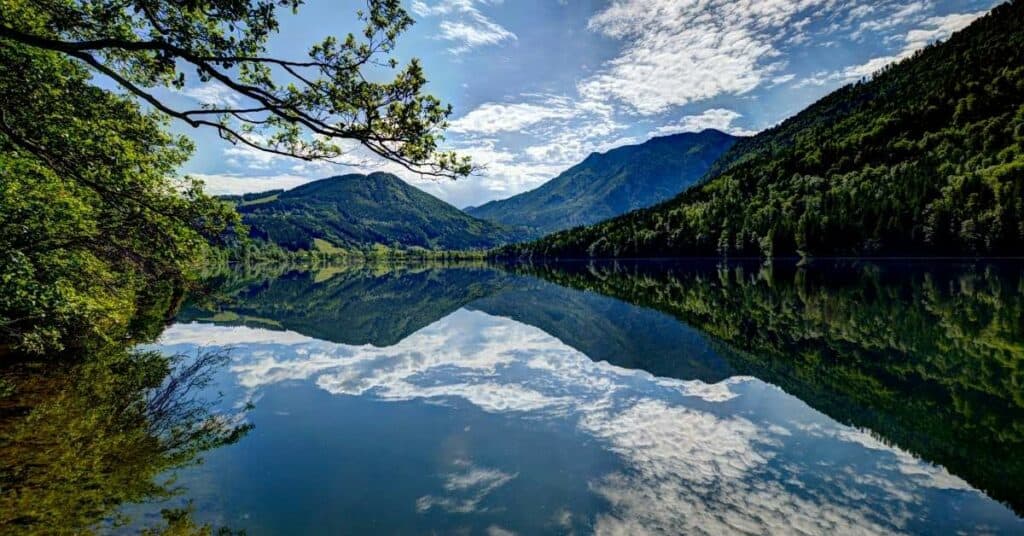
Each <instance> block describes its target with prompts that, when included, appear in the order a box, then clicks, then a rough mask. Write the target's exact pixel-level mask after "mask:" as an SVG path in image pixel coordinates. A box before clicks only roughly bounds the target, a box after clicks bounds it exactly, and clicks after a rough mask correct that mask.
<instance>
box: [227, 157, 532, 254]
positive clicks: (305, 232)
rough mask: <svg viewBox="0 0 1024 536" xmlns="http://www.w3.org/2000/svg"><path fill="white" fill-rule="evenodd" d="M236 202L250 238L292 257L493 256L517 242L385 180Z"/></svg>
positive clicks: (340, 178) (350, 178)
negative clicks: (349, 253) (326, 247)
mask: <svg viewBox="0 0 1024 536" xmlns="http://www.w3.org/2000/svg"><path fill="white" fill-rule="evenodd" d="M236 197H237V199H235V198H234V197H230V198H228V199H229V200H234V201H236V209H237V210H238V212H239V213H240V214H241V215H242V221H243V223H245V224H246V225H248V226H249V233H250V236H251V237H253V238H256V239H259V240H264V241H267V242H272V243H274V244H277V245H278V246H281V247H282V248H284V249H286V250H291V251H296V250H312V249H315V248H317V243H316V240H322V241H325V242H327V243H328V244H330V246H333V247H340V248H356V249H365V248H368V247H373V246H375V245H383V246H387V247H396V248H403V249H407V248H423V249H432V250H440V249H443V250H466V249H487V248H491V247H494V246H497V245H500V244H506V243H509V242H512V241H514V240H516V239H517V238H518V237H519V236H520V235H519V233H518V232H517V231H516V230H515V229H512V228H510V227H505V226H502V225H498V224H495V223H492V222H488V221H484V220H480V219H477V218H474V217H472V216H470V215H468V214H466V213H464V212H462V211H461V210H459V209H457V208H455V207H454V206H452V205H450V204H448V203H446V202H444V201H442V200H441V199H438V198H436V197H434V196H432V195H430V194H428V193H427V192H424V191H422V190H420V189H418V188H416V187H415V186H412V185H410V184H408V183H406V182H405V181H403V180H402V179H400V178H399V177H397V176H395V175H393V174H390V173H383V172H376V173H371V174H369V175H362V174H357V173H352V174H346V175H336V176H333V177H328V178H324V179H319V180H316V181H312V182H308V183H306V184H303V185H300V186H297V187H295V188H292V189H290V190H286V191H272V192H268V193H267V195H266V196H263V197H261V195H260V194H248V195H247V196H244V197H242V196H236Z"/></svg>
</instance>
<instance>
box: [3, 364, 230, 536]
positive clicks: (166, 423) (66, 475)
mask: <svg viewBox="0 0 1024 536" xmlns="http://www.w3.org/2000/svg"><path fill="white" fill-rule="evenodd" d="M226 360H227V356H225V355H223V354H199V355H196V356H192V357H185V356H178V357H173V358H167V357H164V356H162V355H159V354H156V353H152V352H126V351H124V350H109V351H107V352H104V353H102V354H93V355H91V356H90V359H89V360H87V361H85V362H81V363H77V364H68V363H61V362H58V363H54V362H47V363H19V364H16V365H13V366H12V365H8V366H6V367H5V368H4V369H3V370H2V371H0V373H2V377H3V378H4V380H6V381H7V382H8V383H9V384H10V385H13V386H14V387H13V389H12V390H13V393H10V394H8V395H7V396H5V397H3V398H2V399H0V407H2V409H3V411H2V417H0V460H2V463H0V467H2V469H0V485H2V486H3V493H2V494H0V526H3V527H5V530H11V531H12V532H17V533H19V534H53V533H67V534H71V533H74V534H81V533H85V532H92V531H104V532H105V531H107V530H109V529H110V528H111V527H113V526H118V525H123V524H124V523H127V522H128V521H129V520H128V519H127V518H125V516H123V515H120V514H119V513H118V510H119V507H120V506H121V505H122V504H125V503H131V502H143V501H159V500H164V499H166V498H169V497H172V496H175V495H176V494H177V493H178V492H179V491H180V490H179V489H178V488H177V487H176V486H175V485H174V481H173V475H172V472H173V470H174V469H177V468H181V467H183V466H186V465H190V464H193V463H196V462H197V461H198V460H197V456H198V455H199V454H200V453H202V452H204V451H208V450H210V449H214V448H218V447H220V446H223V445H226V444H231V443H234V442H235V441H237V440H238V439H239V438H241V437H242V436H243V435H244V434H245V433H246V432H247V431H248V430H249V428H250V426H249V425H247V424H240V423H239V421H237V420H236V419H235V418H234V417H229V416H226V415H221V414H217V413H215V412H214V411H213V410H212V407H213V404H214V403H215V402H216V400H206V399H203V398H201V397H197V393H198V391H200V390H202V389H203V388H204V387H205V386H206V385H207V384H208V383H209V381H210V379H211V377H212V374H213V373H215V372H216V371H217V369H218V368H219V367H221V366H223V365H224V363H225V362H226ZM187 521H189V520H188V519H187V517H183V516H182V515H181V513H180V512H179V513H177V514H176V515H173V516H171V517H170V518H169V519H168V527H167V528H166V529H165V532H167V533H171V534H191V533H196V534H202V533H209V529H208V527H207V528H204V527H199V526H195V525H194V524H189V523H186V522H187ZM186 528H188V529H190V530H187V531H186V530H184V529H186Z"/></svg>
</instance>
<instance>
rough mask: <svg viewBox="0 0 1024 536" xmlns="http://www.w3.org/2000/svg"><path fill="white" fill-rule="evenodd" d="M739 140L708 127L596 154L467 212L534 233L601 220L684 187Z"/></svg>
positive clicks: (544, 232)
mask: <svg viewBox="0 0 1024 536" xmlns="http://www.w3.org/2000/svg"><path fill="white" fill-rule="evenodd" d="M736 139H737V138H735V137H733V136H730V135H728V134H725V133H724V132H719V131H717V130H705V131H703V132H700V133H686V134H676V135H673V136H665V137H660V138H653V139H651V140H648V141H647V142H645V143H642V144H640V145H629V146H625V147H618V148H615V149H612V150H610V151H608V152H606V153H593V154H591V155H590V156H588V157H587V159H586V160H584V161H583V162H581V163H579V164H577V165H575V166H573V167H571V168H569V169H568V170H567V171H565V172H563V173H562V174H561V175H559V176H557V177H555V178H554V179H551V180H550V181H548V182H546V183H544V184H543V185H542V186H540V187H539V188H537V189H535V190H531V191H529V192H524V193H521V194H519V195H516V196H513V197H510V198H508V199H502V200H500V201H491V202H490V203H487V204H484V205H481V206H479V207H468V208H466V209H465V210H466V212H468V213H469V214H471V215H473V216H476V217H477V218H482V219H485V220H491V221H495V222H499V223H503V224H506V225H516V226H520V225H521V226H525V227H527V228H528V229H529V230H530V232H531V233H532V235H533V236H534V237H539V236H543V235H545V234H547V233H550V232H554V231H560V230H562V229H568V228H571V227H576V226H579V225H587V224H591V223H597V222H599V221H601V220H606V219H608V218H611V217H613V216H618V215H619V214H623V213H626V212H629V211H630V210H634V209H638V208H643V207H649V206H651V205H653V204H655V203H658V202H660V201H664V200H666V199H669V198H671V197H672V196H674V195H676V194H678V193H679V192H681V191H683V190H684V189H686V188H687V187H689V186H690V185H692V184H693V183H695V182H696V181H697V180H699V179H700V178H701V177H703V176H704V174H705V173H707V171H708V168H710V167H711V165H712V163H714V162H715V160H717V159H718V157H719V156H721V155H722V153H724V152H725V151H726V150H727V149H729V147H731V146H732V145H733V144H734V143H735V142H736Z"/></svg>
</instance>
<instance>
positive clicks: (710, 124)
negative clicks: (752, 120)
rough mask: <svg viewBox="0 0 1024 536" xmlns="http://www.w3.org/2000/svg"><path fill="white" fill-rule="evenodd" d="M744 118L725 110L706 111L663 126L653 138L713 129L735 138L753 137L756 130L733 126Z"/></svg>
mask: <svg viewBox="0 0 1024 536" xmlns="http://www.w3.org/2000/svg"><path fill="white" fill-rule="evenodd" d="M741 117H743V115H742V114H740V113H738V112H735V111H733V110H726V109H724V108H711V109H709V110H704V111H703V112H701V113H700V114H698V115H687V116H684V117H683V118H681V119H680V120H679V121H677V122H675V123H669V124H667V125H662V126H660V127H658V128H656V129H654V130H653V131H651V133H650V135H651V136H667V135H669V134H678V133H680V132H700V131H702V130H705V129H709V128H713V129H715V130H720V131H722V132H727V133H729V134H732V135H734V136H752V135H754V134H756V133H757V131H755V130H746V129H742V128H738V127H734V126H733V122H734V121H736V120H737V119H739V118H741Z"/></svg>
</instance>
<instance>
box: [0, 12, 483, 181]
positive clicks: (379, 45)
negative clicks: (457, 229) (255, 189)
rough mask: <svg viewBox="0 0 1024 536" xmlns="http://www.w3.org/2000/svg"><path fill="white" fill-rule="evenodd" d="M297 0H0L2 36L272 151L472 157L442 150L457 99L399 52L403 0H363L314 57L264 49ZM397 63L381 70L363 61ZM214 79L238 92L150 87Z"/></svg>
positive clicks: (416, 166) (447, 172) (440, 164)
mask: <svg viewBox="0 0 1024 536" xmlns="http://www.w3.org/2000/svg"><path fill="white" fill-rule="evenodd" d="M301 4H302V0H256V1H252V2H242V1H238V0H186V1H172V0H131V1H127V2H123V1H119V0H92V1H89V2H72V1H69V0H39V1H27V0H2V1H0V13H2V15H0V38H2V39H3V40H4V41H6V42H7V43H20V44H23V45H27V46H31V47H34V48H38V49H41V50H50V51H55V52H58V53H60V54H62V55H64V56H66V57H70V58H74V59H76V60H78V61H80V62H81V63H82V64H84V65H87V66H88V67H89V68H90V69H93V70H95V71H97V72H99V73H102V74H104V75H105V76H107V77H109V78H110V79H112V80H113V81H114V82H116V83H117V84H118V85H120V86H121V87H122V88H123V89H125V90H126V91H127V92H129V93H130V94H131V95H133V96H134V97H136V98H138V99H140V100H142V101H144V102H146V103H147V104H148V105H150V106H152V107H153V108H155V109H156V110H159V111H160V112H163V113H164V114H166V115H168V116H170V117H174V118H176V119H180V120H181V121H184V122H185V123H187V124H189V125H191V126H193V127H209V128H213V129H216V130H217V131H218V132H219V133H220V135H221V136H222V137H224V138H225V139H227V140H229V141H231V142H234V143H241V144H244V145H247V146H249V147H252V148H254V149H258V150H261V151H266V152H270V153H275V154H283V155H288V156H295V157H298V158H303V159H307V160H314V159H332V158H335V157H337V156H340V155H341V153H342V147H341V145H340V144H339V141H340V140H353V141H356V142H358V143H359V144H361V145H362V146H363V147H365V148H366V149H368V150H370V151H371V152H373V153H375V154H377V155H379V156H381V157H383V158H386V159H389V160H392V161H394V162H397V163H399V164H401V165H403V166H405V167H406V168H408V169H410V170H414V171H416V172H419V173H423V174H428V175H439V176H451V177H454V176H458V175H464V174H466V173H468V172H469V171H470V165H469V161H468V159H466V158H460V157H458V156H456V155H455V154H454V153H451V152H442V151H438V143H439V142H440V141H441V140H442V139H443V138H442V137H441V135H440V131H441V130H442V129H443V128H444V127H445V126H446V121H447V118H448V116H449V114H450V113H451V107H450V106H447V105H444V104H442V103H441V102H440V101H439V100H438V99H437V98H435V97H433V96H431V95H427V94H424V93H423V89H424V86H425V85H426V83H427V81H426V78H425V76H424V73H423V69H422V67H421V66H420V64H419V62H418V61H417V60H415V59H413V60H411V61H410V62H409V63H408V65H405V66H403V67H401V68H399V64H398V61H397V60H396V59H395V58H394V57H392V56H391V55H390V54H391V53H392V52H393V50H394V48H395V44H396V39H397V38H398V36H399V35H400V34H401V33H402V32H404V31H405V30H406V29H407V28H408V27H409V26H410V25H411V24H412V23H413V20H412V18H411V17H410V16H409V14H408V13H407V12H406V11H405V10H404V9H403V8H402V6H401V2H400V0H367V3H366V9H364V10H360V11H358V12H357V16H358V17H359V19H360V20H361V21H362V22H363V23H364V24H365V26H364V29H363V31H362V32H361V34H360V35H358V36H357V35H355V34H351V33H350V34H348V35H347V36H345V37H344V38H343V39H339V38H337V37H333V36H332V37H328V38H326V39H324V40H323V41H322V42H320V43H318V44H316V45H314V46H312V47H311V48H310V49H309V54H308V57H307V58H304V59H300V60H288V59H281V58H274V57H270V56H268V55H267V54H266V43H267V39H268V38H269V37H270V36H271V35H272V34H273V33H274V32H276V31H277V30H278V25H279V23H278V11H279V10H282V9H290V10H291V11H293V12H294V11H296V10H298V9H299V7H300V5H301ZM374 68H378V69H380V68H383V69H390V70H394V71H395V74H394V78H393V79H392V80H390V81H387V82H374V81H372V80H371V78H372V77H370V76H368V71H370V70H372V69H374ZM188 80H195V81H199V82H212V83H216V84H219V85H221V86H223V87H224V88H226V89H227V90H229V91H231V92H232V93H233V94H234V97H235V99H233V100H234V101H235V102H237V103H238V104H230V105H229V104H218V105H211V106H203V107H200V108H197V109H177V108H174V107H172V106H171V105H170V104H168V103H166V102H165V101H164V100H162V99H161V98H159V96H158V95H157V94H156V93H154V92H153V91H152V90H153V88H156V87H161V86H163V87H171V88H178V89H180V88H182V87H184V86H185V84H186V83H187V81H188Z"/></svg>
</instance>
